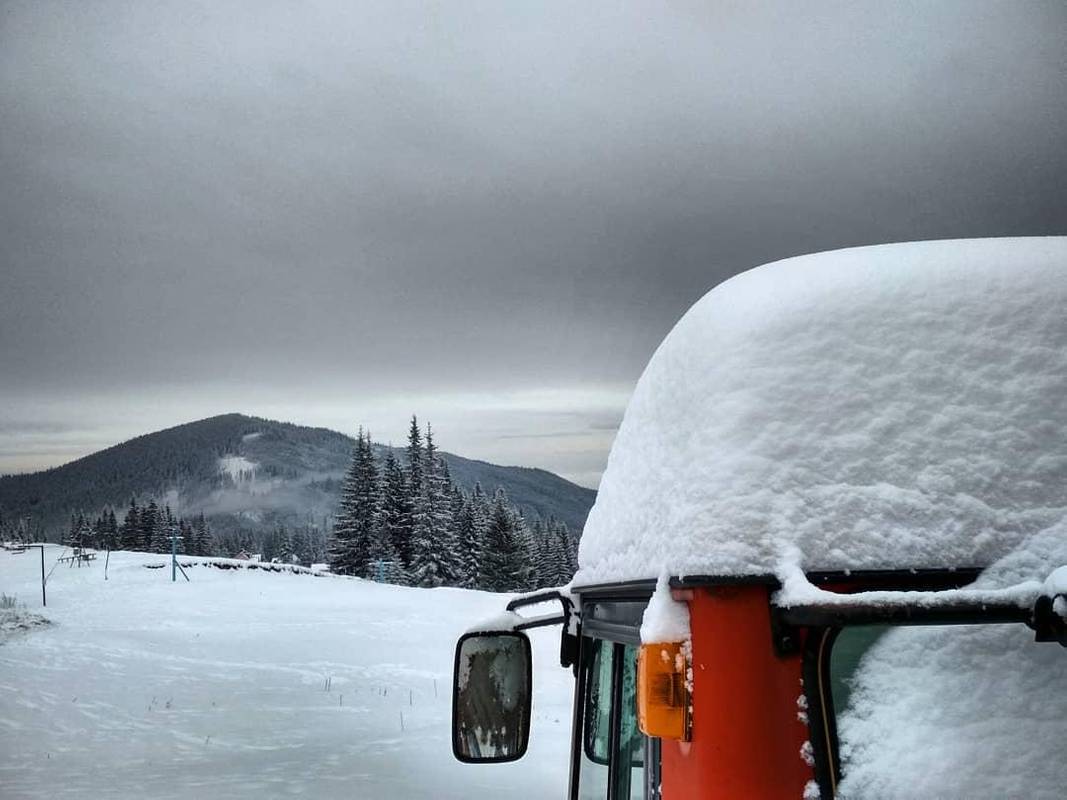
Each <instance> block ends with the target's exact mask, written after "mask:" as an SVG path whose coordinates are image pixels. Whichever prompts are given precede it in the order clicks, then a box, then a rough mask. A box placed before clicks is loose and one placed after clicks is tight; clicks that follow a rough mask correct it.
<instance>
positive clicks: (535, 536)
mask: <svg viewBox="0 0 1067 800" xmlns="http://www.w3.org/2000/svg"><path fill="white" fill-rule="evenodd" d="M530 549H531V551H532V560H533V567H534V570H533V571H534V576H533V582H534V584H536V585H537V587H538V588H541V587H544V586H555V585H556V584H555V583H554V581H555V578H556V574H557V573H558V572H559V567H558V566H557V565H556V562H555V561H554V555H555V554H554V553H553V552H552V546H551V542H550V540H549V526H548V525H546V524H545V522H544V520H542V519H541V518H540V517H535V518H534V521H533V525H532V526H530Z"/></svg>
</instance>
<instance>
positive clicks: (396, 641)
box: [0, 548, 573, 800]
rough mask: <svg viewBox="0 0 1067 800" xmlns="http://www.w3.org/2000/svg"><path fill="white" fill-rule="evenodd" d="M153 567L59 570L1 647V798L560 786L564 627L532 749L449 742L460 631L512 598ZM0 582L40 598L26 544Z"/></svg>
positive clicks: (444, 792) (3, 561)
mask: <svg viewBox="0 0 1067 800" xmlns="http://www.w3.org/2000/svg"><path fill="white" fill-rule="evenodd" d="M58 554H59V548H49V549H48V550H47V551H46V562H47V564H48V566H49V567H50V566H51V563H52V562H54V560H55V557H56V556H57V555H58ZM165 560H166V559H165V558H161V557H160V556H151V555H147V554H140V553H113V554H112V556H111V562H110V567H109V570H108V577H109V580H108V581H106V582H105V581H104V570H103V564H102V563H100V562H97V563H95V564H94V565H93V566H91V567H83V568H81V569H77V568H73V569H71V568H68V567H66V566H60V567H57V568H56V570H55V572H54V573H53V574H52V577H51V579H50V581H49V584H48V608H47V609H45V610H44V611H43V613H44V615H45V616H47V617H48V618H49V619H50V620H51V621H52V622H53V623H54V624H52V625H50V626H47V627H45V628H40V629H37V630H34V631H31V632H28V633H21V634H17V635H15V636H10V637H8V638H7V639H6V640H5V641H3V642H2V643H0V787H2V791H0V795H2V796H3V797H4V798H5V799H6V800H15V798H44V797H48V798H61V797H70V798H75V797H77V798H89V797H109V798H112V797H114V798H127V797H129V798H133V797H137V798H145V797H151V798H186V797H190V798H191V797H195V798H198V800H202V799H203V798H211V797H227V798H230V797H232V798H243V797H250V798H251V797H255V798H258V799H260V800H262V798H270V797H290V796H306V797H315V798H319V797H321V798H331V797H338V798H340V797H344V798H390V800H401V799H406V798H467V797H471V796H486V797H496V796H507V797H514V798H543V797H554V796H555V797H561V796H563V794H564V793H565V788H566V773H567V766H568V748H569V738H570V713H571V708H570V704H571V698H572V681H573V679H572V678H571V675H570V672H569V671H567V670H564V669H561V668H560V667H559V666H558V661H557V659H558V648H559V640H558V630H555V629H547V630H537V631H533V632H531V641H532V644H533V651H534V660H535V668H534V682H535V685H534V714H533V725H532V734H531V745H530V751H529V753H528V754H527V756H526V758H525V759H524V760H522V761H520V762H517V763H515V764H509V765H488V766H469V765H463V764H460V763H458V762H456V761H455V760H454V759H453V757H452V754H451V744H450V732H449V731H450V727H449V726H450V714H451V672H452V658H453V652H454V645H455V641H456V639H457V638H458V636H459V635H460V634H461V633H462V632H463V630H464V629H465V628H466V627H468V626H469V624H470V623H471V622H472V621H474V620H476V619H478V618H481V617H485V616H488V615H490V614H492V613H494V612H497V611H499V610H500V609H501V608H503V606H504V604H505V603H506V601H507V599H508V598H507V597H506V596H504V595H493V594H488V593H483V592H471V591H465V590H460V589H434V590H423V589H408V588H402V587H395V586H386V585H379V584H374V583H368V582H365V581H359V580H350V579H341V578H324V577H312V576H309V575H296V574H288V573H282V574H278V573H264V572H261V571H249V570H219V569H214V568H211V567H206V566H196V567H192V568H191V569H189V570H188V572H189V576H190V578H191V579H192V580H191V582H189V583H186V582H185V581H184V580H183V579H182V578H181V576H180V575H179V577H178V582H177V583H172V582H171V581H170V569H169V566H168V567H167V568H166V569H145V568H144V565H145V564H158V563H162V562H163V561H165ZM186 560H187V559H183V562H184V561H186ZM192 560H195V559H192ZM0 591H2V592H4V593H6V594H9V595H11V594H14V595H16V596H17V597H18V599H19V600H20V601H21V602H22V603H24V604H25V605H26V607H27V610H29V611H35V612H39V611H41V609H40V572H39V561H38V560H37V558H36V551H30V552H29V553H25V554H20V555H18V554H11V553H6V552H2V553H0Z"/></svg>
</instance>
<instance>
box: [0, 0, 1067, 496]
mask: <svg viewBox="0 0 1067 800" xmlns="http://www.w3.org/2000/svg"><path fill="white" fill-rule="evenodd" d="M752 5H753V4H749V3H740V2H739V3H701V4H697V3H693V4H687V5H679V4H674V5H651V4H644V3H641V4H633V7H631V8H628V9H620V8H618V7H617V6H616V5H612V4H603V5H593V4H575V5H564V4H559V5H547V6H546V5H543V4H518V3H515V4H501V3H487V4H479V5H474V4H459V3H425V2H423V3H417V4H396V3H392V2H389V3H381V4H366V3H364V4H349V3H339V2H336V3H311V4H295V3H294V4H267V3H251V2H248V3H216V2H213V3H206V4H202V5H196V4H193V3H189V2H182V3H173V4H165V3H147V2H146V3H119V2H113V3H111V2H101V3H44V2H32V3H9V4H7V5H6V6H5V7H4V9H3V11H0V14H2V16H0V182H2V185H3V187H4V190H3V193H2V195H0V232H2V236H0V267H2V272H0V375H2V379H0V402H3V404H4V406H6V407H7V410H0V415H5V416H9V417H10V418H12V419H15V418H18V419H25V418H34V419H40V420H45V421H52V422H54V421H55V420H58V419H67V418H69V417H70V416H72V415H74V416H78V417H79V418H82V417H84V418H88V419H90V420H91V422H92V425H95V426H97V428H102V427H103V428H107V429H108V430H109V431H114V434H115V436H116V437H117V438H122V436H124V435H131V434H134V433H138V432H141V430H142V428H141V427H136V426H145V428H151V427H158V426H160V425H163V424H168V423H172V422H177V421H180V420H184V419H191V418H194V417H195V416H197V415H198V414H201V413H215V412H221V411H229V410H248V411H259V412H261V413H274V414H275V415H277V416H282V417H285V418H291V419H295V420H297V421H306V422H317V423H320V424H335V425H341V424H344V426H345V427H346V428H348V429H350V428H351V427H352V425H353V424H354V423H355V422H357V421H365V422H368V423H370V424H372V426H374V427H375V429H376V430H378V431H383V432H385V433H387V434H388V435H390V436H400V435H402V433H401V432H402V429H403V422H402V418H403V417H404V416H405V415H406V414H407V413H409V412H410V411H420V412H422V413H423V414H426V415H429V416H430V417H431V418H433V419H435V420H440V421H442V422H444V421H447V423H448V425H450V426H451V431H449V429H448V428H447V427H446V425H444V424H441V425H440V428H441V430H442V431H444V433H445V435H446V436H447V435H448V434H449V433H450V432H451V435H452V437H453V439H454V441H452V442H448V443H447V444H448V445H450V446H451V447H453V449H456V450H459V451H461V452H469V453H470V454H472V455H482V456H484V457H498V458H503V459H504V460H510V461H527V462H528V463H538V464H542V465H545V466H548V467H550V468H557V469H560V470H561V471H564V472H567V473H568V474H572V475H575V476H581V477H582V478H583V479H585V480H586V481H595V480H596V474H597V473H598V471H599V468H600V466H599V465H601V464H602V461H603V457H604V454H605V450H604V448H605V447H606V446H607V444H608V443H610V438H611V437H610V432H611V431H610V428H611V426H610V425H608V426H605V425H604V424H603V420H604V419H609V420H616V419H617V417H618V414H619V413H620V412H621V405H622V403H623V402H624V400H625V397H626V393H627V391H628V389H629V387H630V386H631V385H632V383H633V381H634V380H635V379H636V377H637V375H638V374H639V372H640V369H641V367H642V366H643V364H644V363H645V361H646V360H647V358H648V356H649V355H650V353H651V351H652V350H653V348H654V347H655V345H656V344H657V342H658V341H659V340H660V339H661V338H662V336H663V335H664V334H665V333H666V331H667V330H668V329H669V328H670V326H671V325H672V324H673V322H674V321H675V320H676V319H677V317H678V316H679V315H680V314H681V313H682V312H683V311H684V310H685V309H686V308H687V307H688V306H689V305H690V304H691V303H692V302H693V301H695V300H696V299H697V298H698V297H699V296H700V295H701V294H702V293H703V292H705V291H706V290H707V289H709V288H710V287H711V286H713V285H715V284H716V283H718V282H719V281H721V280H722V279H724V278H725V277H728V276H729V275H731V274H733V273H735V272H737V271H739V270H742V269H745V268H748V267H750V266H753V265H755V264H758V263H762V262H765V261H768V260H773V259H776V258H781V257H785V256H789V255H794V254H798V253H803V252H811V251H815V250H822V249H829V248H834V247H842V246H848V245H857V244H868V243H875V242H883V241H892V240H904V239H922V238H943V237H956V236H997V235H1011V234H1045V233H1062V232H1064V227H1065V225H1064V212H1065V210H1067V206H1065V202H1064V199H1063V191H1062V187H1063V185H1064V184H1065V178H1067V154H1065V153H1067V150H1065V148H1064V147H1063V133H1062V132H1063V130H1064V129H1065V123H1067V104H1065V103H1064V102H1063V98H1064V97H1065V96H1067V77H1065V48H1064V41H1065V34H1067V12H1065V11H1064V6H1063V5H1062V4H1061V3H1058V2H1054V3H1052V2H1050V3H1044V4H1042V3H1026V4H1020V3H978V2H960V3H952V2H940V3H936V4H934V3H925V2H923V3H893V4H890V3H873V2H872V3H851V2H850V3H840V4H839V3H817V4H810V3H805V4H781V5H776V6H764V5H760V7H759V8H755V9H754V8H753V7H752ZM500 398H510V400H506V401H502V400H501V399H500ZM28 414H29V415H31V417H27V415H28ZM561 414H562V415H567V414H570V417H569V419H570V423H569V425H568V426H567V427H565V428H560V427H559V426H558V425H557V424H556V418H557V416H558V415H561ZM33 415H36V416H33ZM472 415H473V417H475V418H472ZM394 418H396V421H395V422H394V421H393V420H394ZM120 419H121V420H123V422H121V424H120V422H119V421H118V420H120ZM79 424H81V423H80V422H79ZM90 427H91V425H90ZM605 427H606V428H607V429H606V430H605ZM556 432H559V433H560V434H561V436H560V437H555V438H554V437H551V436H549V437H544V436H542V434H545V433H556ZM2 435H3V434H2V433H0V436H2ZM576 435H577V439H579V440H581V442H583V443H584V444H582V445H581V446H579V445H577V444H576V443H575V442H574V441H573V440H574V439H575V438H576ZM534 436H538V437H539V438H540V439H543V440H544V441H546V442H552V443H554V444H558V447H549V446H547V445H546V446H545V447H544V449H539V450H537V452H536V453H534V452H533V451H532V450H530V449H529V447H528V446H527V445H529V442H530V441H531V439H530V437H534ZM505 437H510V438H505ZM514 437H518V438H514ZM523 437H526V438H525V439H524V438H523ZM583 437H584V438H583ZM509 441H510V442H512V445H507V444H506V442H509ZM523 441H525V442H526V444H523V445H521V446H520V445H519V444H518V443H519V442H523ZM582 447H584V449H582ZM523 448H526V449H523ZM575 448H577V449H575ZM75 451H76V448H72V450H71V452H72V453H73V452H75ZM531 454H532V455H531ZM49 459H51V455H49V456H48V457H44V456H42V459H41V463H45V462H47V463H52V461H51V460H49ZM531 459H532V460H531ZM33 465H34V464H33V462H32V458H29V460H27V459H25V458H24V459H23V460H22V461H18V462H16V461H12V460H10V459H9V460H8V461H7V462H3V461H2V460H0V469H4V468H5V466H6V467H8V468H12V467H14V468H25V467H26V466H33Z"/></svg>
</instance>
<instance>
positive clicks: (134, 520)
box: [119, 497, 141, 550]
mask: <svg viewBox="0 0 1067 800" xmlns="http://www.w3.org/2000/svg"><path fill="white" fill-rule="evenodd" d="M119 542H120V545H119V546H120V547H121V548H122V549H123V550H137V549H139V548H140V546H141V510H140V509H139V508H138V507H137V501H136V500H134V499H133V498H132V497H131V498H130V507H129V508H128V509H127V510H126V518H125V519H124V520H122V528H121V529H120V530H119Z"/></svg>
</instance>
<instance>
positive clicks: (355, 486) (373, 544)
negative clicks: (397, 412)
mask: <svg viewBox="0 0 1067 800" xmlns="http://www.w3.org/2000/svg"><path fill="white" fill-rule="evenodd" d="M576 553H577V543H576V541H575V539H574V537H572V536H571V534H570V531H569V530H568V529H567V526H566V524H564V523H562V522H559V521H557V520H555V519H549V520H547V521H545V520H541V519H540V518H535V519H534V520H532V521H530V520H527V519H526V518H525V516H524V515H523V513H522V511H521V510H520V509H517V508H516V507H515V506H514V505H512V503H511V502H510V501H509V500H508V496H507V493H506V492H505V491H504V490H503V489H501V488H498V489H496V491H495V492H494V493H493V495H492V496H491V497H490V496H489V495H487V494H486V492H485V491H484V489H483V488H482V486H481V485H480V484H475V486H474V487H473V489H472V491H470V492H467V491H464V490H463V489H462V488H460V487H458V486H456V485H455V484H454V483H453V481H452V478H451V475H450V474H449V469H448V463H447V462H446V461H445V460H444V459H443V458H442V457H441V456H440V455H439V453H438V451H437V447H436V445H435V444H434V441H433V431H432V429H431V427H430V426H429V425H427V427H426V434H425V436H423V433H422V431H421V430H420V428H419V425H418V420H417V419H416V418H415V417H414V416H413V417H412V418H411V426H410V428H409V431H408V442H407V447H406V448H405V450H404V459H403V462H401V460H399V459H397V458H396V456H395V455H394V454H393V451H392V449H389V450H387V451H386V455H385V458H384V461H383V462H382V463H381V464H380V465H379V462H378V459H377V458H376V457H375V454H374V444H373V442H372V441H371V437H370V434H369V433H364V432H363V430H362V429H360V431H359V435H358V437H357V438H356V446H355V449H354V451H353V454H352V461H351V464H350V465H349V468H348V471H347V472H346V473H345V477H344V480H343V481H342V484H341V499H340V504H339V507H338V510H337V514H336V515H335V519H334V526H333V533H332V536H331V538H330V542H329V551H328V559H329V564H330V569H331V571H332V572H336V573H340V574H343V575H356V576H359V577H363V578H370V579H372V580H378V581H383V582H388V583H398V584H405V585H412V586H427V587H434V586H460V587H464V588H477V589H486V590H489V591H516V590H528V589H534V588H538V587H542V586H558V585H561V584H564V583H566V582H567V581H569V580H570V579H571V577H572V576H573V574H574V572H575V570H576V568H577V556H576Z"/></svg>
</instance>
